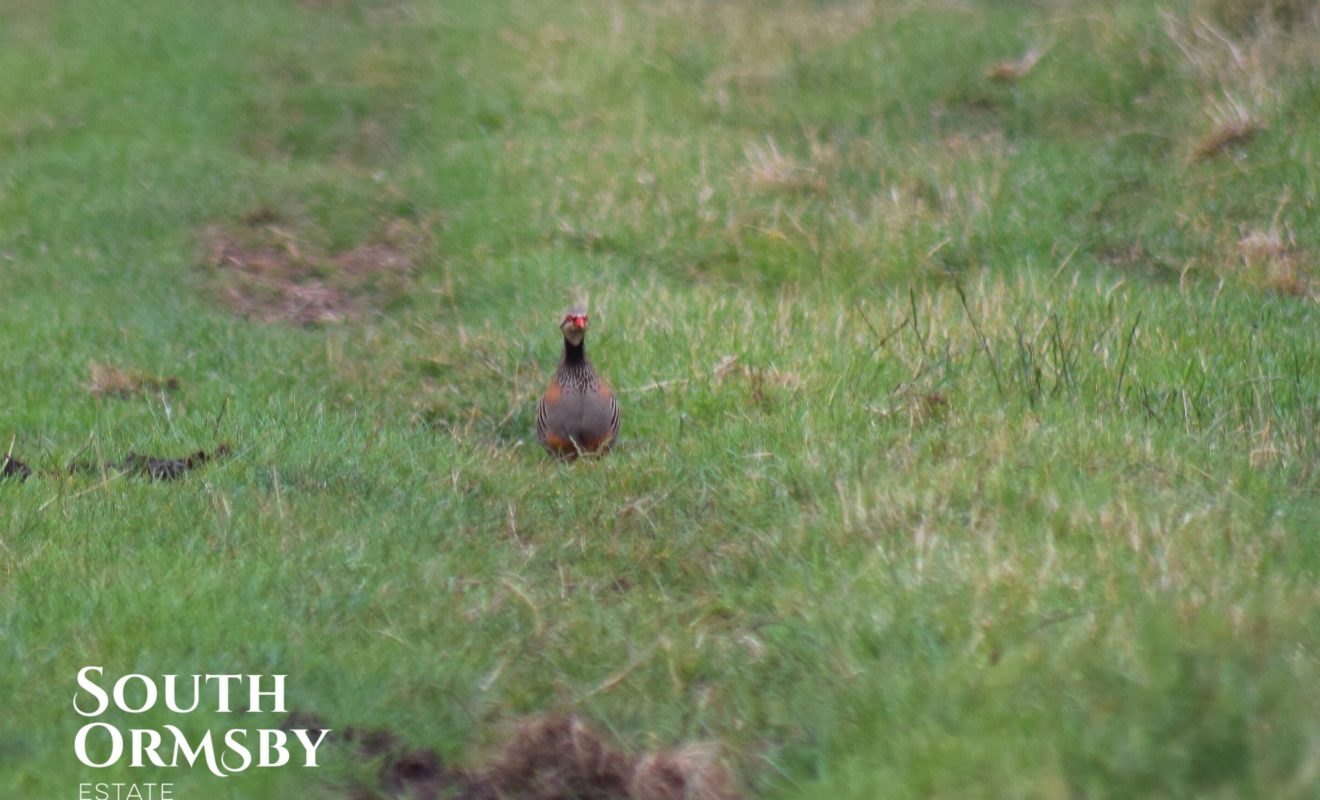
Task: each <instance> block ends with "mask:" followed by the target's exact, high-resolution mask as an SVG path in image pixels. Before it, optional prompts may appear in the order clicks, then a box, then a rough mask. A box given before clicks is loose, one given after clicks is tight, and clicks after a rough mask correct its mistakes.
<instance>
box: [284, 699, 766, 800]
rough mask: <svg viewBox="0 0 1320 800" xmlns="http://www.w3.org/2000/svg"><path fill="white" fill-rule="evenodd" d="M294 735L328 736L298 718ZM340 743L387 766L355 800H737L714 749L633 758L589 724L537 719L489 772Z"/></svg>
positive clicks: (368, 737) (290, 724) (410, 752)
mask: <svg viewBox="0 0 1320 800" xmlns="http://www.w3.org/2000/svg"><path fill="white" fill-rule="evenodd" d="M284 727H285V728H286V729H287V728H294V727H298V728H309V729H312V730H319V729H324V727H325V726H324V724H323V723H321V722H320V720H319V719H317V718H316V717H315V716H314V715H309V714H302V713H297V712H295V713H294V714H291V715H290V716H289V719H288V720H286V721H285V723H284ZM332 736H334V734H333V733H332ZM335 740H337V741H338V742H340V743H342V744H347V745H348V746H350V747H351V748H352V751H351V752H352V753H353V754H354V755H355V756H356V757H357V758H359V759H361V760H364V761H376V760H379V762H380V769H379V772H378V773H377V784H376V785H375V786H358V787H354V788H353V789H352V790H350V792H349V795H348V796H349V797H350V798H352V800H365V799H366V798H373V797H378V796H380V795H381V794H384V795H385V796H389V797H404V798H409V800H441V798H452V799H453V800H738V798H741V797H742V795H741V794H739V793H738V792H737V791H736V790H735V789H734V780H733V777H732V775H731V774H730V773H729V771H728V770H727V769H726V768H725V767H724V766H723V765H722V764H721V763H720V762H719V761H718V759H717V758H716V753H715V751H714V750H713V749H711V748H709V747H699V746H689V747H684V748H679V749H676V750H665V751H658V752H651V753H641V754H636V753H629V752H626V751H623V750H621V749H618V748H616V747H614V746H612V745H610V744H609V743H608V742H607V741H606V739H605V738H604V737H602V736H601V735H600V734H599V733H597V732H596V731H595V730H593V729H592V728H591V727H590V726H588V725H587V724H586V723H585V722H584V721H583V720H581V719H579V718H578V717H575V716H568V715H547V716H538V717H533V718H531V719H528V720H525V721H523V722H522V723H521V724H519V725H518V726H517V727H516V728H515V729H514V730H513V731H512V733H511V734H510V736H509V737H508V738H507V740H506V741H505V742H504V743H503V744H502V745H500V746H499V747H498V749H497V750H496V752H495V753H494V755H493V756H492V757H490V759H489V760H488V763H487V764H486V766H485V767H483V768H479V769H464V768H460V767H456V766H453V765H446V764H445V763H444V762H443V761H442V760H441V758H440V756H439V755H438V754H437V753H436V752H435V751H434V750H432V749H429V748H416V749H412V748H408V747H406V746H405V745H404V744H403V743H402V742H401V740H400V738H399V737H398V736H397V735H396V734H395V733H393V732H392V731H389V730H384V729H375V730H361V729H357V728H351V727H350V728H346V729H344V730H343V731H342V732H340V733H339V735H338V736H337V737H335Z"/></svg>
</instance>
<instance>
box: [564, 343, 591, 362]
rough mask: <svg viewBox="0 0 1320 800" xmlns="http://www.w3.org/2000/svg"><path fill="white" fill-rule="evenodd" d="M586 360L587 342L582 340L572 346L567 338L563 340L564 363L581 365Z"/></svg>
mask: <svg viewBox="0 0 1320 800" xmlns="http://www.w3.org/2000/svg"><path fill="white" fill-rule="evenodd" d="M586 360H587V340H586V339H585V338H584V339H583V340H582V341H580V342H578V343H577V344H573V343H572V342H570V341H569V340H568V339H567V338H565V339H564V363H565V364H582V363H585V362H586Z"/></svg>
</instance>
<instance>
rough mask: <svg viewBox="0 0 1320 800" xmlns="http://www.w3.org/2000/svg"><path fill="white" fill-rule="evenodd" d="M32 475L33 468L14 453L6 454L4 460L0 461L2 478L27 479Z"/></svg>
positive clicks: (0, 477) (0, 476)
mask: <svg viewBox="0 0 1320 800" xmlns="http://www.w3.org/2000/svg"><path fill="white" fill-rule="evenodd" d="M30 477H32V468H31V467H29V466H28V465H27V464H24V463H23V462H22V461H19V460H18V459H17V458H14V457H13V456H12V455H8V454H6V455H5V457H4V460H3V461H0V479H5V478H17V479H18V480H19V481H25V480H27V479H28V478H30Z"/></svg>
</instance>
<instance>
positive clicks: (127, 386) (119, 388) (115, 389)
mask: <svg viewBox="0 0 1320 800" xmlns="http://www.w3.org/2000/svg"><path fill="white" fill-rule="evenodd" d="M91 373H92V377H91V381H90V382H89V383H88V384H87V391H88V392H91V393H92V394H94V395H97V396H99V397H130V396H132V395H135V394H141V393H144V392H148V393H149V392H161V391H178V389H179V388H180V387H181V386H182V384H181V383H180V382H179V379H178V378H174V377H166V376H161V375H151V374H149V373H146V372H143V371H141V370H136V369H118V368H117V367H113V366H111V365H109V364H101V363H98V362H95V361H93V362H92V364H91Z"/></svg>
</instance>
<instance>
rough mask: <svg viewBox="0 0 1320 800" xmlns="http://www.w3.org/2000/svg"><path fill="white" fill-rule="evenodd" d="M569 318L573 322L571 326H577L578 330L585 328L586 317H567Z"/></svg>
mask: <svg viewBox="0 0 1320 800" xmlns="http://www.w3.org/2000/svg"><path fill="white" fill-rule="evenodd" d="M569 319H570V320H571V321H572V322H573V327H574V328H577V329H578V330H585V329H586V327H587V318H586V317H569Z"/></svg>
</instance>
